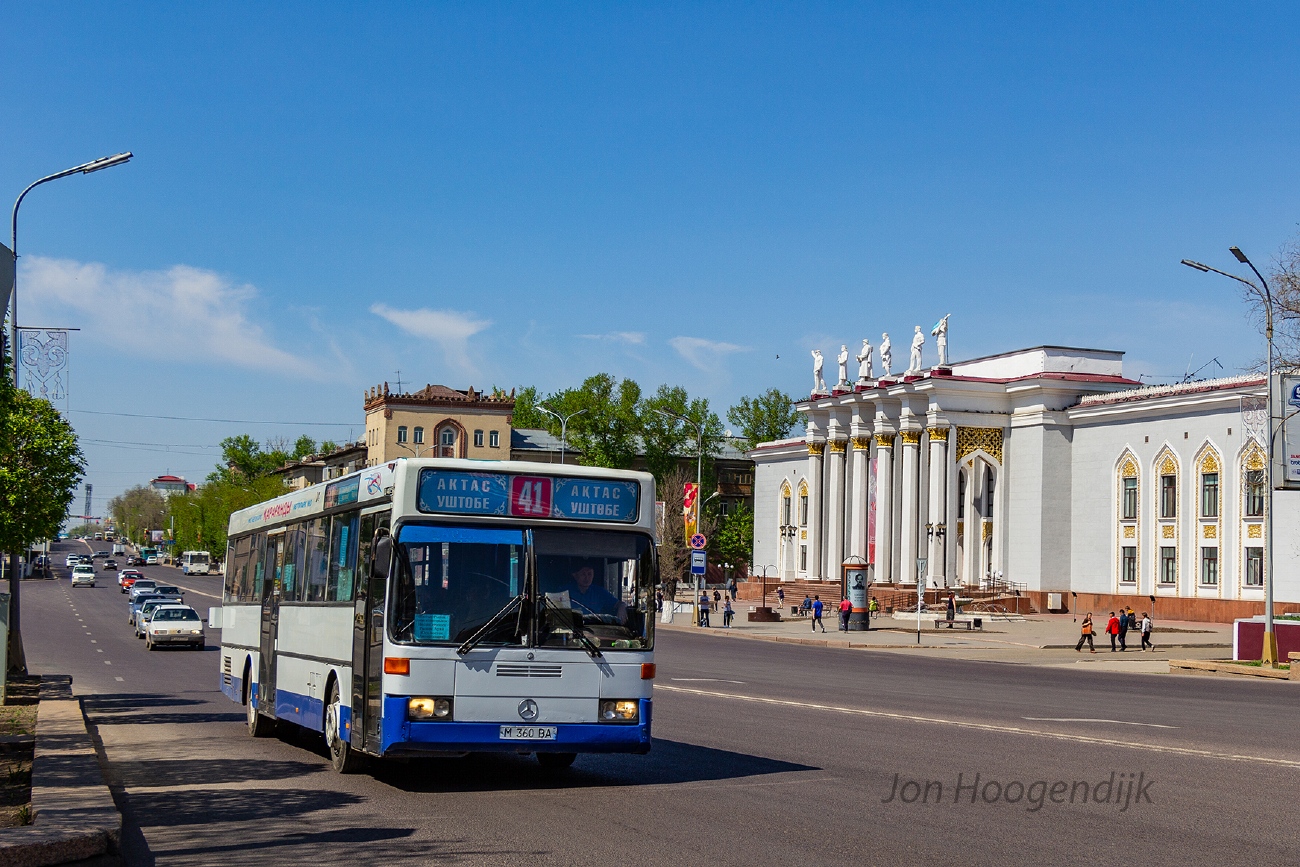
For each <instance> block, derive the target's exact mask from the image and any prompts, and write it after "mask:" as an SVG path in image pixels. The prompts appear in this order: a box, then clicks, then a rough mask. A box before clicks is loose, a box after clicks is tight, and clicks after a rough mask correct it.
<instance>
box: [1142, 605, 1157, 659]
mask: <svg viewBox="0 0 1300 867" xmlns="http://www.w3.org/2000/svg"><path fill="white" fill-rule="evenodd" d="M1148 647H1149V648H1151V650H1152V652H1155V649H1156V646H1155V645H1154V644H1152V643H1151V618H1150V617H1148V616H1147V613H1146V612H1145V611H1143V612H1142V649H1143V650H1146V649H1147V648H1148Z"/></svg>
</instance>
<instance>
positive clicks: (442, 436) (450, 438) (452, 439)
mask: <svg viewBox="0 0 1300 867" xmlns="http://www.w3.org/2000/svg"><path fill="white" fill-rule="evenodd" d="M438 457H440V458H454V457H456V428H454V427H452V426H451V425H449V424H448V425H443V426H442V427H441V428H439V429H438Z"/></svg>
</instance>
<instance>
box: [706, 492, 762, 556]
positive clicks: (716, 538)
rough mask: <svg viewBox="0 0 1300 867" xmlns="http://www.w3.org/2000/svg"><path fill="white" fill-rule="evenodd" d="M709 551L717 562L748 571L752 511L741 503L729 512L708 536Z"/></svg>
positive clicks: (752, 543)
mask: <svg viewBox="0 0 1300 867" xmlns="http://www.w3.org/2000/svg"><path fill="white" fill-rule="evenodd" d="M709 552H710V553H711V554H714V555H715V556H716V557H717V559H718V560H719V562H722V563H730V564H731V565H733V566H735V567H736V568H737V569H741V568H744V569H745V570H746V571H748V567H749V564H750V562H751V560H752V559H753V557H754V511H753V509H750V508H749V507H748V506H746V505H744V504H741V505H739V506H737V507H736V508H735V509H733V510H732V511H731V512H729V513H728V514H727V515H726V517H724V518H723V519H722V520H721V522H719V525H718V528H717V529H716V530H715V531H714V533H713V535H712V536H711V537H710V538H709Z"/></svg>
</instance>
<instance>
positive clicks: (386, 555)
mask: <svg viewBox="0 0 1300 867" xmlns="http://www.w3.org/2000/svg"><path fill="white" fill-rule="evenodd" d="M371 552H372V553H371V557H370V577H371V578H372V579H379V580H381V581H382V580H384V579H386V578H387V577H388V566H389V563H391V562H392V559H393V537H392V536H390V535H389V534H387V533H385V534H384V535H382V536H380V537H379V538H378V539H376V540H375V544H374V547H373V548H372V549H371Z"/></svg>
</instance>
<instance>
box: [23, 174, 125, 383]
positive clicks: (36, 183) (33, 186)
mask: <svg viewBox="0 0 1300 867" xmlns="http://www.w3.org/2000/svg"><path fill="white" fill-rule="evenodd" d="M131 156H132V154H131V152H130V151H127V152H126V153H121V154H114V155H113V156H111V157H100V158H99V159H97V160H91V161H90V162H88V163H82V164H81V165H79V166H73V167H72V168H70V169H64V170H63V171H61V172H55V173H54V174H52V175H46V176H45V177H43V178H41V179H40V180H38V181H34V182H33V183H31V184H29V185H28V186H27V189H25V190H23V191H22V192H21V193H19V194H18V199H17V201H15V202H14V210H13V216H12V218H11V220H10V226H11V229H12V232H11V235H10V242H11V244H12V250H11V252H12V253H13V257H14V263H15V265H16V264H17V260H18V208H19V207H20V206H21V205H22V203H23V199H25V198H26V197H27V194H28V193H30V192H31V191H32V190H34V189H36V188H37V187H39V186H40V185H41V184H46V183H49V182H50V181H57V180H58V179H59V178H66V177H67V176H68V175H75V174H78V173H80V174H83V175H88V174H90V173H91V172H97V171H99V170H100V169H107V168H112V167H113V166H119V165H121V164H122V163H125V162H127V161H128V160H130V159H131ZM14 270H15V277H14V287H13V294H12V295H11V296H10V302H9V305H10V306H9V352H10V354H11V355H12V356H13V363H14V386H15V387H16V386H17V385H18V278H17V276H16V272H17V268H15V269H14Z"/></svg>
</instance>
